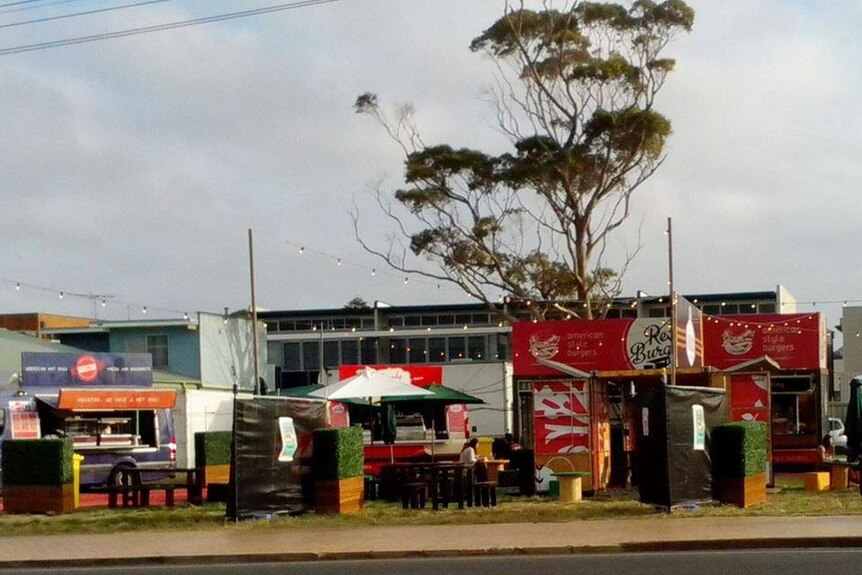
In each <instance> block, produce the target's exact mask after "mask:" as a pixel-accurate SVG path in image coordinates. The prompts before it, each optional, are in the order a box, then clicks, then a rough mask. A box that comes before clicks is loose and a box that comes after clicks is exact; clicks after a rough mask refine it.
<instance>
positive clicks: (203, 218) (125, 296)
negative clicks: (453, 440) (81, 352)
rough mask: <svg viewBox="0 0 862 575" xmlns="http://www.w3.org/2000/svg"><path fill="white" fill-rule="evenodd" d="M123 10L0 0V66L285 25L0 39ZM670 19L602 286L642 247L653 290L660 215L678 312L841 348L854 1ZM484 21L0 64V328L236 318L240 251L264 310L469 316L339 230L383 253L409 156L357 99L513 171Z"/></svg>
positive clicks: (330, 24) (851, 257)
mask: <svg viewBox="0 0 862 575" xmlns="http://www.w3.org/2000/svg"><path fill="white" fill-rule="evenodd" d="M128 3H131V0H117V1H115V2H94V1H88V0H65V1H64V2H59V1H57V0H44V1H38V0H37V1H31V2H27V3H20V2H18V3H13V2H11V0H0V54H2V50H3V49H4V48H10V47H14V46H20V45H25V44H34V43H39V42H46V41H52V40H57V39H63V38H71V37H80V36H85V35H90V34H99V33H104V32H112V31H118V30H127V29H131V28H138V27H144V26H150V25H155V24H161V23H165V22H176V21H182V20H188V19H191V18H200V17H205V16H211V15H215V14H224V13H229V12H236V11H240V10H250V9H254V8H261V7H266V6H272V5H274V4H278V3H279V2H276V1H275V0H257V1H240V0H234V1H228V0H208V1H207V2H205V3H204V2H191V1H189V0H169V1H168V0H165V1H161V2H154V3H151V4H148V5H145V6H138V7H135V8H127V9H121V10H115V11H112V12H104V13H100V14H92V15H88V16H82V17H77V18H66V19H59V20H50V21H43V22H39V23H34V24H28V25H17V26H9V24H10V23H16V22H21V21H25V20H33V19H39V18H50V17H54V16H58V15H62V14H69V13H72V12H79V11H85V10H91V9H94V8H96V7H99V8H103V7H105V6H121V5H123V4H128ZM282 3H284V2H282ZM689 4H690V5H691V6H692V8H694V10H695V13H696V16H695V24H694V28H693V30H692V32H691V33H690V34H687V35H683V36H680V37H679V38H677V39H676V40H675V41H674V42H673V43H672V44H671V45H670V46H669V48H668V50H667V51H666V55H668V56H670V57H673V58H675V59H676V60H677V67H676V70H675V71H674V72H673V73H672V74H671V76H670V77H669V79H668V81H667V84H666V85H665V87H664V89H663V90H662V92H660V94H659V96H658V98H657V108H658V109H659V111H661V112H662V113H663V114H665V115H666V116H667V117H669V118H670V120H671V122H672V125H673V135H672V136H671V138H670V140H669V142H668V146H667V152H668V156H667V159H666V161H665V163H664V164H663V166H662V167H661V168H660V170H659V171H658V172H657V173H656V174H655V175H654V176H653V177H652V178H651V179H650V180H649V181H648V182H647V183H646V184H645V185H644V186H643V187H642V188H641V189H639V190H638V191H637V192H636V194H635V196H634V205H633V214H632V217H631V218H630V220H629V222H628V223H627V225H626V226H625V227H624V228H622V229H621V230H620V233H619V234H617V236H615V238H614V240H613V242H614V243H613V245H612V247H611V251H610V256H611V258H610V259H609V260H608V262H607V263H608V264H609V265H611V266H613V265H614V263H615V262H614V259H613V257H618V258H619V257H622V254H624V253H625V250H626V249H630V248H631V246H633V245H636V244H637V243H638V237H639V238H640V240H639V241H640V242H641V243H642V245H643V247H642V249H641V250H640V252H639V253H638V255H637V258H636V259H635V261H634V262H633V264H632V265H631V266H630V268H629V270H628V273H627V274H626V276H625V278H624V293H625V294H628V295H632V294H634V292H635V291H636V290H643V291H645V292H647V293H651V294H662V293H664V292H665V291H666V289H667V277H668V263H667V251H668V243H667V237H666V235H665V233H664V232H665V229H666V225H667V223H666V222H667V218H669V217H670V218H672V221H673V244H674V245H673V254H674V255H673V258H674V282H675V286H676V288H677V290H678V291H680V292H682V293H690V294H693V293H718V292H737V291H761V290H773V289H775V287H776V286H777V285H778V284H781V285H783V286H785V287H786V288H787V289H789V290H790V292H791V293H793V294H794V295H795V296H796V298H797V299H798V300H800V302H802V303H801V304H800V305H799V309H800V310H801V311H823V312H825V313H826V314H827V320H828V322H829V325H834V324H836V323H837V322H838V321H839V320H840V313H841V307H842V304H843V302H844V301H847V302H848V304H849V305H862V266H859V265H856V264H857V262H858V256H857V254H856V250H857V244H858V242H857V241H856V237H857V235H858V231H857V229H858V224H857V217H856V216H857V214H858V213H859V212H858V210H859V208H858V206H859V201H858V200H857V198H856V196H857V194H858V189H857V188H858V186H859V182H860V180H862V178H860V176H862V163H860V162H859V161H858V158H859V156H860V151H862V150H860V148H862V144H860V141H859V138H858V134H859V133H862V108H860V106H858V105H857V99H858V98H859V94H862V68H860V67H859V65H858V62H860V61H862V36H860V35H859V34H858V30H859V29H862V1H860V0H848V1H836V0H833V1H826V2H814V1H810V0H809V1H806V0H723V1H721V2H716V1H715V0H692V1H690V2H689ZM503 7H504V3H503V1H502V0H470V1H468V2H465V1H464V0H340V1H334V2H331V3H326V4H319V5H309V6H304V7H296V8H293V9H290V10H284V11H280V12H273V13H269V14H263V15H260V16H253V17H249V18H242V19H234V20H230V21H224V22H218V23H213V24H207V25H203V26H193V27H184V28H180V29H175V30H170V31H163V32H156V33H150V34H139V35H134V36H128V37H124V38H118V39H112V40H107V41H101V42H92V43H84V44H76V45H71V46H64V47H59V48H53V49H45V50H38V51H31V52H26V53H18V54H3V55H0V125H2V129H0V313H15V312H35V311H40V312H45V313H58V314H69V315H88V316H92V315H96V316H98V317H103V318H109V319H142V318H147V317H149V318H151V317H181V316H182V314H183V313H184V312H188V313H193V312H195V311H209V312H216V313H221V312H222V310H223V309H224V308H228V309H229V310H235V309H239V308H244V307H247V306H249V304H250V297H251V296H250V292H251V290H250V286H249V284H250V274H249V244H248V230H249V229H251V230H253V234H254V264H255V265H254V268H255V277H256V303H257V305H258V306H259V307H261V308H267V309H305V308H337V307H341V306H343V305H344V304H345V303H347V302H348V301H349V300H351V299H352V298H354V297H361V298H363V299H364V300H366V301H367V302H369V303H370V302H373V301H375V300H379V301H384V302H387V303H390V304H393V305H407V304H437V303H457V302H466V301H469V300H468V299H467V298H466V297H465V296H464V295H463V294H462V293H461V292H460V291H459V290H458V289H456V288H453V287H449V286H447V285H445V284H444V285H441V286H440V287H438V286H437V283H436V282H433V281H430V280H427V279H426V280H423V278H421V277H419V276H413V277H405V276H404V274H400V273H393V272H388V273H387V271H386V266H385V265H384V264H383V263H382V262H380V261H378V260H376V259H375V258H374V257H373V256H371V255H370V254H368V253H366V252H364V251H363V249H362V248H361V247H360V245H359V244H358V243H357V241H356V239H355V236H354V230H353V223H352V219H351V216H350V212H351V210H352V209H354V207H356V208H357V209H358V211H359V214H360V229H361V234H362V236H363V238H365V239H366V241H368V242H369V243H371V244H373V245H375V246H377V247H381V248H385V246H386V245H387V244H388V242H389V237H390V234H391V232H392V231H393V230H392V226H391V225H390V223H389V222H388V221H387V220H386V219H385V218H384V217H383V216H382V215H381V213H380V211H379V208H377V206H376V205H375V204H374V202H373V195H372V194H373V191H374V190H375V189H376V188H377V187H381V189H384V190H394V189H395V188H397V187H398V185H399V183H400V176H401V169H402V162H403V158H402V156H401V154H400V149H399V148H398V147H397V146H396V145H395V144H394V143H393V142H392V141H391V140H390V139H388V138H387V136H386V134H385V133H384V132H383V131H382V130H381V128H380V127H379V126H377V125H376V124H374V122H373V121H372V120H371V119H370V118H368V117H366V116H362V115H357V114H355V113H354V112H353V109H352V104H353V102H354V100H355V99H356V96H357V95H359V94H361V93H364V92H369V91H370V92H374V93H376V94H378V95H379V98H380V100H381V102H382V103H383V104H384V105H387V106H389V105H391V106H397V105H401V104H405V103H412V104H413V105H414V106H415V109H416V118H417V121H418V125H419V128H420V130H421V131H422V134H423V137H424V139H425V141H426V142H429V143H444V142H445V143H450V144H452V145H457V146H469V147H474V148H478V149H483V150H489V151H502V150H504V149H506V148H505V144H506V142H505V140H503V138H502V137H501V135H500V133H499V130H498V129H497V128H496V127H495V123H494V116H493V112H494V110H493V109H492V108H491V107H490V106H489V105H488V103H487V102H486V101H485V100H483V99H482V97H481V94H482V91H483V89H484V88H485V87H486V86H488V85H489V84H490V83H491V82H492V81H493V74H494V67H493V64H492V62H491V61H490V60H488V59H487V58H486V57H484V56H482V55H480V54H475V53H472V52H470V50H469V49H468V46H469V44H470V41H471V40H472V38H474V37H475V36H477V35H479V34H480V33H481V32H482V31H483V30H484V29H485V28H486V27H487V26H489V25H490V24H491V23H492V22H493V21H494V20H495V19H496V18H497V17H499V16H500V15H501V14H502V10H503ZM300 246H301V247H304V248H305V249H304V250H302V253H300V249H299V247H300ZM338 258H340V259H341V262H342V263H341V265H338V264H337V260H338ZM419 265H426V264H423V263H421V262H420V264H419ZM372 269H376V270H377V273H376V274H374V275H372V273H371V270H372ZM405 279H406V280H407V283H405ZM61 291H62V292H63V295H64V297H63V298H62V299H61V298H60V292H61ZM103 301H104V303H105V305H104V306H102V305H101V304H102V302H103ZM144 306H146V308H147V311H146V314H145V313H144Z"/></svg>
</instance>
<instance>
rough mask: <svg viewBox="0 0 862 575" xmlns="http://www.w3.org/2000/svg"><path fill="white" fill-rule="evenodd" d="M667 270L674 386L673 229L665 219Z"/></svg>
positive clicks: (671, 378)
mask: <svg viewBox="0 0 862 575" xmlns="http://www.w3.org/2000/svg"><path fill="white" fill-rule="evenodd" d="M667 269H668V282H667V283H668V287H669V288H670V342H671V343H670V349H671V352H670V353H671V355H670V384H671V385H676V363H677V361H676V360H677V358H676V292H675V291H674V289H673V227H672V225H671V218H670V217H668V219H667Z"/></svg>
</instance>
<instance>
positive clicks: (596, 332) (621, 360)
mask: <svg viewBox="0 0 862 575" xmlns="http://www.w3.org/2000/svg"><path fill="white" fill-rule="evenodd" d="M512 342H513V350H514V367H515V373H516V374H517V375H519V376H524V375H539V376H541V375H560V370H558V369H556V368H554V367H553V363H558V364H564V365H567V366H570V367H574V368H576V369H578V370H580V371H584V372H587V373H590V372H592V371H631V370H641V369H657V368H662V367H668V366H670V362H671V354H672V353H673V347H672V346H673V341H672V337H671V329H670V323H669V320H668V319H667V318H655V319H648V318H643V319H606V320H565V321H546V322H539V323H532V322H529V323H527V322H521V323H516V324H515V325H514V327H513V329H512ZM550 362H553V363H550ZM549 363H550V365H549Z"/></svg>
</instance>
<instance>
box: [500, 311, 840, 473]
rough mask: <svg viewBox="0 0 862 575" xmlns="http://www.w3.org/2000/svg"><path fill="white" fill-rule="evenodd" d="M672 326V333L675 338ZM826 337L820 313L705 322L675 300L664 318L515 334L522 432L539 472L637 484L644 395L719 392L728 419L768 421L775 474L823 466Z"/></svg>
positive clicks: (549, 326)
mask: <svg viewBox="0 0 862 575" xmlns="http://www.w3.org/2000/svg"><path fill="white" fill-rule="evenodd" d="M673 326H675V328H674V327H673ZM828 347H829V334H828V333H827V332H826V329H825V319H824V317H823V316H822V315H820V314H816V313H814V314H765V315H740V316H706V315H703V314H701V312H700V311H699V310H698V309H697V307H696V306H695V305H693V304H692V303H691V302H687V301H686V300H685V299H684V298H681V297H680V298H679V301H678V304H677V315H676V317H675V318H674V323H673V324H671V320H670V319H669V318H638V319H607V320H562V321H547V322H521V323H516V324H515V325H514V326H513V364H514V377H515V382H516V383H515V384H516V386H517V395H516V402H517V408H516V418H517V421H516V429H517V431H518V433H519V438H520V442H521V444H522V445H524V446H527V447H531V448H533V449H534V451H535V457H536V465H537V467H539V468H541V467H543V466H547V467H549V468H551V469H552V470H554V471H582V472H585V473H589V474H590V479H589V480H588V481H586V482H585V483H586V485H585V488H587V489H589V487H590V486H591V487H592V489H593V490H600V489H604V488H606V487H608V486H609V485H611V484H617V483H619V484H627V483H628V482H629V481H631V482H634V483H636V482H637V477H636V476H633V475H632V474H633V473H634V472H635V470H634V469H633V468H632V466H631V460H632V454H633V453H634V452H635V450H636V449H637V445H636V437H637V434H636V433H635V432H634V430H636V429H638V425H641V423H642V422H641V421H640V419H639V418H640V417H641V414H640V413H639V412H638V410H637V396H638V394H639V393H643V392H646V391H652V390H655V389H657V388H659V387H661V386H664V385H682V386H698V387H706V388H710V387H712V388H716V387H717V388H723V389H725V390H726V391H727V394H728V396H729V413H728V419H730V420H738V421H764V422H765V423H766V424H767V426H768V427H769V428H770V430H771V431H770V433H769V434H768V435H769V436H771V442H772V445H771V453H772V457H773V461H774V463H775V464H816V463H817V462H819V458H820V451H819V449H818V448H819V445H820V438H822V437H823V434H824V433H825V425H826V416H825V415H826V414H825V409H826V401H825V393H826V391H827V389H828V380H829V370H828V368H827V362H826V357H827V355H828V353H827V352H828Z"/></svg>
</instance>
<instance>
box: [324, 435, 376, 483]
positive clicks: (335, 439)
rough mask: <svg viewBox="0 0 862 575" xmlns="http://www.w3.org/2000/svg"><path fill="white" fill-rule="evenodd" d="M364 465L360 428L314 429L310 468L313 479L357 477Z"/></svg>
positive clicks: (361, 472)
mask: <svg viewBox="0 0 862 575" xmlns="http://www.w3.org/2000/svg"><path fill="white" fill-rule="evenodd" d="M364 466H365V453H364V451H363V445H362V429H361V428H359V427H346V428H340V429H317V430H315V431H314V451H313V455H312V469H313V471H314V477H315V479H345V478H348V477H359V476H361V475H362V474H363V469H364Z"/></svg>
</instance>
